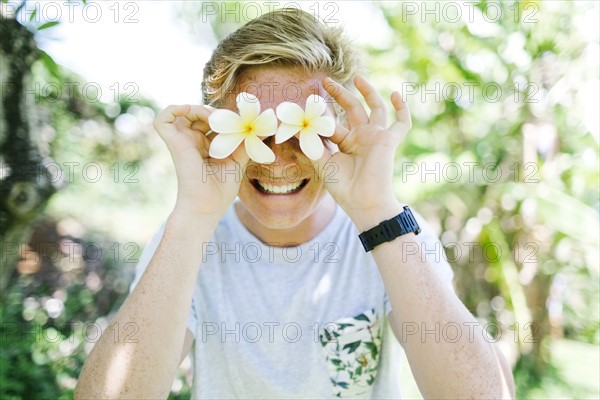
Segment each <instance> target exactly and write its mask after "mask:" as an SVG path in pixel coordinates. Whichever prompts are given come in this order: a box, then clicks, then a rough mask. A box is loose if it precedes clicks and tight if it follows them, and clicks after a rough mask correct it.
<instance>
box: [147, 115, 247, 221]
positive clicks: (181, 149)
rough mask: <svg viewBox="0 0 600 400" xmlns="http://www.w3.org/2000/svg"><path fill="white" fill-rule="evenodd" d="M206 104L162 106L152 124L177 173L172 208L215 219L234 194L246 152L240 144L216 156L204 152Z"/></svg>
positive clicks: (206, 123)
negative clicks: (175, 191) (235, 148)
mask: <svg viewBox="0 0 600 400" xmlns="http://www.w3.org/2000/svg"><path fill="white" fill-rule="evenodd" d="M213 111H214V109H213V108H212V107H210V106H199V105H177V106H169V107H167V108H165V109H164V110H163V111H162V112H161V113H160V114H159V115H158V116H157V117H156V119H155V120H154V127H155V128H156V130H157V131H158V133H159V135H160V137H161V138H162V139H163V141H164V142H165V143H166V145H167V147H168V148H169V151H170V152H171V157H172V158H173V163H174V164H175V172H176V174H177V186H178V188H177V203H176V205H175V211H176V212H178V211H179V212H182V213H185V214H188V215H189V213H191V214H193V215H195V216H199V217H207V218H210V219H214V220H217V221H218V220H219V219H220V218H221V217H222V216H223V214H224V213H225V211H226V210H227V208H228V207H229V205H230V204H231V203H232V202H233V200H234V199H235V197H236V196H237V194H238V191H239V188H240V183H241V180H242V173H243V171H244V168H245V167H246V164H247V163H248V160H249V159H248V156H247V155H246V152H245V151H244V149H243V148H242V146H240V147H239V148H238V149H237V150H236V151H235V152H234V153H233V154H232V155H231V156H229V157H227V158H225V159H222V160H219V159H215V158H211V157H210V156H209V155H208V149H209V147H210V141H211V140H210V139H209V137H207V136H206V132H209V131H210V127H209V125H208V117H209V115H210V114H211V113H212V112H213Z"/></svg>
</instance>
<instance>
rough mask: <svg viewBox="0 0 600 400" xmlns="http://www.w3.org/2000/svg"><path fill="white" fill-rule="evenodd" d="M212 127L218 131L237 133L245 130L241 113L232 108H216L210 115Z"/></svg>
mask: <svg viewBox="0 0 600 400" xmlns="http://www.w3.org/2000/svg"><path fill="white" fill-rule="evenodd" d="M208 125H209V126H210V129H212V130H213V131H215V132H217V133H235V132H243V131H244V124H243V123H242V119H241V118H240V116H239V115H237V114H236V113H234V112H233V111H231V110H225V109H219V110H215V111H214V112H213V113H212V114H210V116H209V117H208Z"/></svg>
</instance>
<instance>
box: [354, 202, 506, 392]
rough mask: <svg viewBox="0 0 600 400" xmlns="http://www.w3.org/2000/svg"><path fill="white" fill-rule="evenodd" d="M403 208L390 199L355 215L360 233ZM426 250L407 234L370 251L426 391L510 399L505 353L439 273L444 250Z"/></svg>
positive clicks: (396, 328) (394, 323)
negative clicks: (374, 208) (380, 205)
mask: <svg viewBox="0 0 600 400" xmlns="http://www.w3.org/2000/svg"><path fill="white" fill-rule="evenodd" d="M401 211H402V207H401V205H400V204H396V203H390V205H388V206H386V207H380V208H378V209H377V210H373V211H371V212H364V213H356V214H355V217H353V220H354V222H355V224H356V226H357V228H358V229H359V230H360V231H361V232H362V231H364V230H367V229H369V228H372V227H373V226H375V225H377V224H378V223H380V222H381V221H383V220H386V219H389V218H391V217H393V216H395V215H398V214H399V213H400V212H401ZM430 247H431V244H430ZM424 250H425V244H424V243H423V242H422V239H421V238H420V237H419V236H415V235H414V234H407V235H403V236H400V237H398V238H396V239H395V240H393V241H391V242H387V243H384V244H382V245H379V246H377V247H376V248H375V249H374V250H373V252H372V254H373V257H374V259H375V262H376V263H377V266H378V268H379V271H380V273H381V276H382V279H383V282H384V285H385V288H386V291H387V294H388V298H389V300H390V303H391V305H392V309H393V312H392V314H391V318H390V322H391V324H392V328H393V330H394V332H395V334H396V336H397V337H398V339H399V340H400V341H401V342H402V345H403V347H404V349H405V351H406V354H407V357H408V359H409V362H410V365H411V368H412V370H413V373H414V375H415V379H416V381H417V383H418V385H419V388H420V389H421V391H422V393H423V395H424V396H425V397H426V398H478V399H479V398H490V399H491V398H509V397H512V396H513V394H512V390H513V389H512V386H513V384H512V376H510V371H508V372H506V369H503V365H502V364H501V362H502V361H503V360H501V359H499V357H500V358H501V357H502V356H501V355H500V356H498V355H497V354H496V353H495V351H494V348H493V346H494V345H493V344H491V343H489V342H488V341H486V339H485V337H487V336H485V333H484V332H482V328H481V326H480V325H479V324H478V323H477V321H476V319H475V318H474V317H473V316H472V315H471V313H470V312H469V311H468V310H467V309H466V307H465V306H464V305H463V304H462V303H461V301H460V300H459V299H458V298H457V296H456V295H455V293H454V291H453V290H452V288H451V287H450V286H449V285H448V283H447V282H446V281H444V280H443V279H441V274H440V273H439V271H436V268H440V265H439V264H438V262H439V256H440V254H437V255H434V254H432V253H428V254H425V253H424V252H423V251H424ZM444 332H445V333H444ZM507 375H508V376H507Z"/></svg>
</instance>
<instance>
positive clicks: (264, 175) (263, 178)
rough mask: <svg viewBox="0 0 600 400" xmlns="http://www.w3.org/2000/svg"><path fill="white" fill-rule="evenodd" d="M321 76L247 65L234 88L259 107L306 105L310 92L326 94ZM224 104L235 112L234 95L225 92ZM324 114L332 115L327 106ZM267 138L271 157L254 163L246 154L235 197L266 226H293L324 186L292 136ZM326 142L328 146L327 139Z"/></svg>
mask: <svg viewBox="0 0 600 400" xmlns="http://www.w3.org/2000/svg"><path fill="white" fill-rule="evenodd" d="M324 77H325V75H324V74H321V73H306V72H304V71H303V70H301V69H300V68H284V67H281V68H251V69H249V70H247V71H245V72H244V73H243V74H242V75H241V76H240V78H239V79H238V81H237V86H236V91H237V92H242V91H246V92H249V93H252V94H254V95H256V96H257V97H258V99H259V101H260V106H261V112H262V111H264V110H266V109H269V108H272V109H273V110H275V109H276V108H277V106H278V105H279V104H280V103H282V102H284V101H289V102H294V103H297V104H298V105H299V106H300V107H301V108H302V109H304V107H305V102H306V98H307V97H308V96H309V95H311V94H318V95H320V96H321V97H323V98H327V96H328V95H327V93H326V91H325V90H324V89H323V87H322V86H321V82H322V80H323V78H324ZM237 92H236V93H235V94H236V95H237ZM224 106H225V108H228V109H231V110H233V111H236V112H237V109H236V106H235V96H228V97H227V99H226V101H225V104H224ZM326 114H327V115H333V112H332V107H331V106H329V107H328V108H327V110H326ZM265 144H267V145H268V146H269V147H270V148H271V150H273V152H274V153H275V157H276V158H275V162H274V163H272V164H257V163H255V162H253V161H252V160H250V162H249V164H248V165H247V167H246V170H245V171H244V174H243V177H242V182H241V186H240V192H239V198H240V200H241V202H242V205H243V207H244V208H245V211H247V212H248V213H249V214H250V215H251V216H252V217H253V218H254V219H255V220H256V221H257V222H259V223H260V224H262V225H263V226H264V227H265V228H270V229H292V228H294V227H295V226H297V225H298V224H299V223H300V222H302V221H304V220H305V219H306V218H307V217H309V216H310V215H312V214H313V213H314V212H315V210H316V209H317V208H318V206H319V204H320V202H321V200H322V199H323V197H324V196H325V194H326V189H325V187H324V185H323V180H322V179H321V178H319V177H318V176H317V174H316V171H315V170H314V168H313V164H312V162H311V160H310V159H308V157H306V156H305V155H304V153H303V152H302V150H301V149H300V144H299V141H298V139H297V138H296V137H293V138H291V139H289V140H287V141H286V142H284V143H282V144H275V137H274V136H271V137H269V138H267V139H266V140H265ZM328 145H329V146H331V144H328V143H327V142H326V146H328Z"/></svg>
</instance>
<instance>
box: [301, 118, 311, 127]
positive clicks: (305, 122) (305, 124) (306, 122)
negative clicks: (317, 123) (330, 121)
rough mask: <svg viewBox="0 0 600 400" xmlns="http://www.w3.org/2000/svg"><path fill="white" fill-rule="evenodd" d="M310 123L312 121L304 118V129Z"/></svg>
mask: <svg viewBox="0 0 600 400" xmlns="http://www.w3.org/2000/svg"><path fill="white" fill-rule="evenodd" d="M308 125H310V121H307V120H306V119H304V120H303V121H302V129H304V128H306V127H307V126H308Z"/></svg>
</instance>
